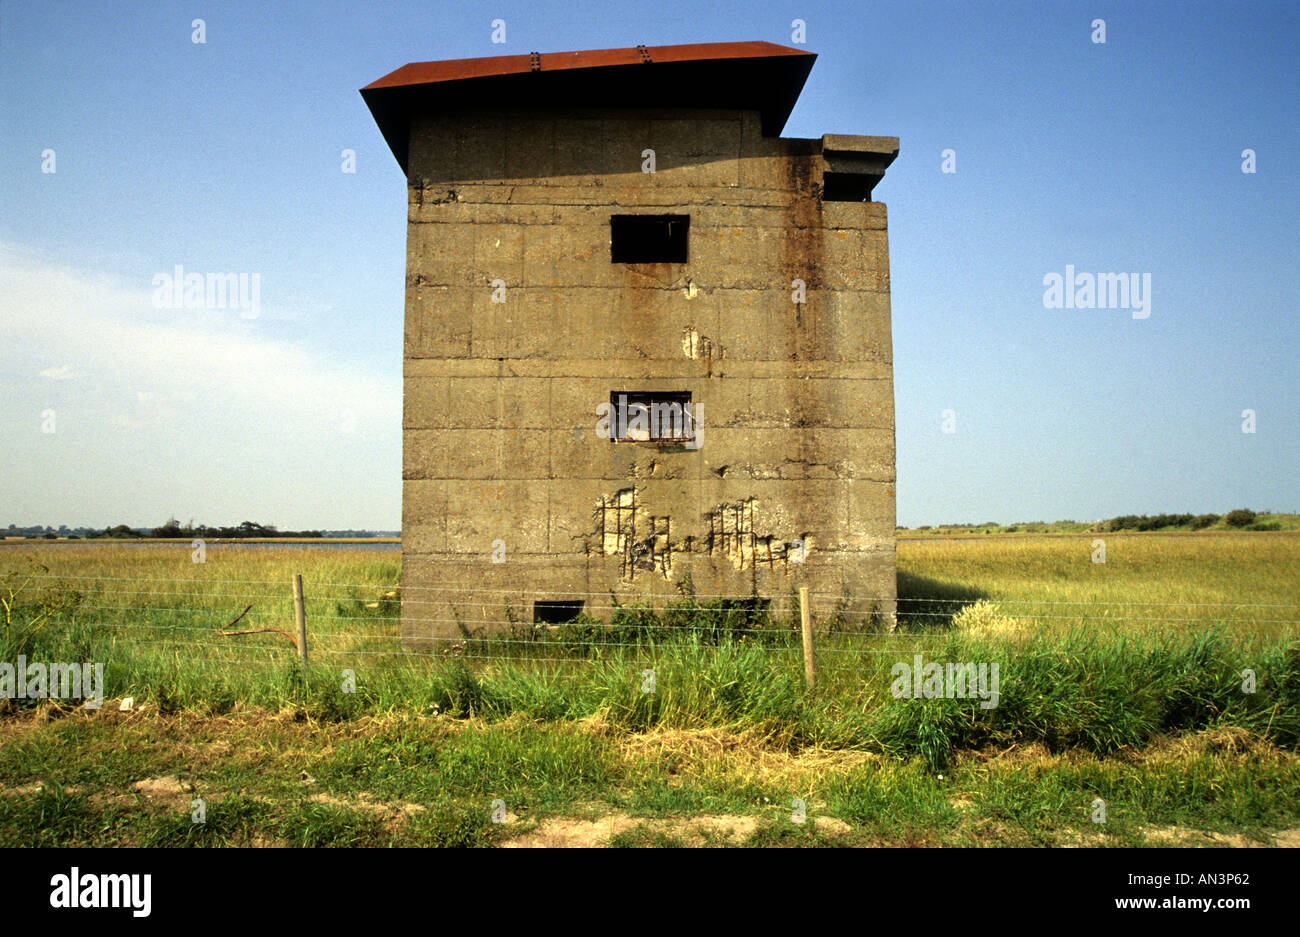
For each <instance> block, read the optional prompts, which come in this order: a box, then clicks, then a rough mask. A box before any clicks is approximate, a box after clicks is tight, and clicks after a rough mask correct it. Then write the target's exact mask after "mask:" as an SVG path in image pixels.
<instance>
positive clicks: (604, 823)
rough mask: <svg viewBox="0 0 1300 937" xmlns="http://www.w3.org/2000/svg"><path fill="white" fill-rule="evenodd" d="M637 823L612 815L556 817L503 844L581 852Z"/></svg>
mask: <svg viewBox="0 0 1300 937" xmlns="http://www.w3.org/2000/svg"><path fill="white" fill-rule="evenodd" d="M639 823H640V821H638V820H634V819H633V818H632V817H629V816H625V815H623V814H611V815H610V816H606V817H601V818H600V819H599V820H569V819H564V818H561V817H556V818H553V819H550V820H546V821H544V822H543V823H542V824H541V825H540V826H539V827H538V828H537V829H535V830H533V831H532V832H531V833H525V834H523V835H522V836H517V837H515V838H513V839H510V840H507V841H506V842H504V843H502V844H501V845H502V847H504V848H506V849H583V848H587V847H591V846H603V845H605V843H607V842H609V840H610V839H611V838H612V837H614V836H616V835H617V834H619V833H623V832H626V831H627V830H630V829H632V828H633V827H635V826H637V825H639Z"/></svg>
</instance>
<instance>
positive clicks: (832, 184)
mask: <svg viewBox="0 0 1300 937" xmlns="http://www.w3.org/2000/svg"><path fill="white" fill-rule="evenodd" d="M879 181H880V179H879V178H878V177H876V176H867V175H863V174H861V173H856V172H828V173H825V174H823V175H822V201H823V202H867V201H870V200H871V187H872V186H874V185H875V184H876V183H877V182H879Z"/></svg>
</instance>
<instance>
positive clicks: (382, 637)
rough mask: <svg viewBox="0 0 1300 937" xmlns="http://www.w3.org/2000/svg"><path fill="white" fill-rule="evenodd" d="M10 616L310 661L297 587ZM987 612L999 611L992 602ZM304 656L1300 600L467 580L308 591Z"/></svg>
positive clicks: (835, 633)
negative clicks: (779, 591)
mask: <svg viewBox="0 0 1300 937" xmlns="http://www.w3.org/2000/svg"><path fill="white" fill-rule="evenodd" d="M20 578H22V579H23V586H22V587H21V588H20V589H19V590H18V591H16V592H15V591H13V588H12V587H13V580H9V581H7V582H8V586H9V588H10V592H9V593H8V594H9V597H10V598H9V601H8V602H7V603H6V604H5V607H4V613H5V622H6V636H8V634H9V631H10V628H11V626H15V623H16V626H18V627H21V625H22V623H23V620H24V616H26V618H27V620H28V621H30V620H32V616H36V618H37V619H38V622H39V624H40V625H41V627H42V628H43V629H55V630H56V631H61V632H64V633H66V634H70V635H79V636H82V637H84V638H86V639H87V640H90V641H91V642H92V644H93V642H97V641H104V640H106V641H109V642H111V644H112V648H110V650H112V651H115V652H116V651H127V652H157V653H166V654H169V655H171V656H173V657H174V658H175V659H177V660H204V661H213V662H218V663H227V662H229V663H239V664H248V663H266V664H276V663H280V664H283V663H288V662H292V661H293V660H294V659H295V657H296V656H298V655H300V654H301V652H302V649H301V648H299V647H298V644H297V637H296V634H297V632H296V629H295V614H296V608H295V597H294V591H293V587H292V583H291V581H273V580H255V579H216V578H213V579H203V578H171V577H112V576H76V575H64V574H57V573H49V574H44V573H40V574H32V575H28V576H25V577H20ZM988 602H991V603H992V605H989V604H988ZM303 610H304V614H305V617H306V633H307V641H306V648H305V650H306V656H307V658H308V659H309V660H310V661H312V662H314V663H322V664H329V665H331V666H333V665H337V666H340V667H344V666H347V663H346V662H347V661H356V662H367V663H378V662H380V661H383V660H385V659H386V660H390V661H400V662H406V663H412V662H420V661H428V660H430V659H456V660H461V661H464V662H465V663H467V664H473V665H491V664H494V663H504V662H509V663H512V664H519V665H527V666H536V667H548V668H555V669H556V670H558V671H560V672H568V673H580V672H582V671H583V669H584V667H586V666H588V665H590V664H591V663H593V662H594V661H597V660H601V659H609V658H610V657H618V658H619V659H624V660H630V661H644V662H646V663H647V665H648V666H653V665H654V662H655V661H656V660H658V659H659V658H660V657H661V656H662V654H663V653H664V652H665V650H667V649H671V648H680V646H681V645H682V643H683V642H687V643H692V644H693V645H694V646H696V647H699V648H704V649H707V648H709V647H719V646H722V645H724V644H725V645H728V646H735V645H741V646H754V647H761V648H763V649H765V650H766V651H767V652H769V653H770V654H772V655H773V659H774V660H775V661H777V662H778V663H779V662H781V661H788V662H789V663H790V664H791V665H795V664H797V663H798V662H799V661H800V660H801V659H804V658H805V656H806V652H805V650H804V638H803V631H804V626H803V619H804V617H805V616H806V618H807V621H808V626H807V628H808V631H809V633H810V635H813V636H815V655H816V657H817V660H818V666H823V667H838V666H852V665H853V664H854V662H855V661H857V660H858V659H859V658H860V657H861V656H862V655H863V653H864V652H866V651H870V650H873V649H875V650H878V649H880V648H882V647H895V646H898V642H900V641H908V640H911V641H915V640H917V639H945V638H949V637H951V636H952V635H953V634H954V621H956V622H957V623H958V625H960V627H962V628H969V629H971V630H972V631H973V632H974V633H980V634H983V635H985V636H988V635H994V636H999V637H1004V638H1012V639H1014V638H1020V637H1026V636H1030V635H1033V634H1038V633H1043V632H1044V631H1046V630H1049V629H1052V628H1071V627H1085V628H1088V627H1097V626H1106V627H1119V628H1169V629H1176V630H1187V629H1191V628H1194V627H1196V626H1200V625H1211V624H1214V625H1221V626H1226V627H1229V628H1236V629H1243V630H1248V631H1251V632H1255V633H1260V632H1263V633H1268V634H1277V633H1281V634H1290V635H1295V634H1300V603H1269V602H1203V601H1176V600H1169V601H1107V600H1092V599H1083V600H1068V599H1042V600H1038V599H1016V598H997V597H993V598H992V599H990V600H987V601H984V597H982V596H980V595H978V594H976V593H975V592H973V591H969V592H954V593H953V594H949V595H929V596H916V595H903V596H898V597H895V596H854V595H845V594H843V593H834V592H826V591H813V590H808V591H807V592H806V594H804V595H802V596H800V595H796V594H791V595H785V596H770V597H757V596H737V595H700V594H695V593H693V592H691V591H689V590H687V589H682V588H679V589H677V590H675V591H663V592H646V591H635V592H631V591H628V592H622V593H620V592H619V591H617V590H614V591H601V592H581V591H578V592H563V593H557V592H548V591H539V590H528V589H521V588H515V589H498V588H485V587H480V586H476V585H473V584H467V583H465V582H445V583H428V584H421V585H418V586H417V585H411V586H406V587H401V586H399V585H398V584H396V583H382V582H363V583H357V582H339V581H329V580H320V581H316V580H310V579H308V580H305V582H304V603H303Z"/></svg>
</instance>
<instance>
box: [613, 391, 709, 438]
mask: <svg viewBox="0 0 1300 937" xmlns="http://www.w3.org/2000/svg"><path fill="white" fill-rule="evenodd" d="M695 416H696V415H695V410H694V408H693V407H692V406H691V392H690V391H688V390H683V391H676V390H673V391H614V392H613V393H611V394H610V395H609V438H610V439H612V440H614V441H615V442H677V443H688V442H691V441H693V440H694V439H695Z"/></svg>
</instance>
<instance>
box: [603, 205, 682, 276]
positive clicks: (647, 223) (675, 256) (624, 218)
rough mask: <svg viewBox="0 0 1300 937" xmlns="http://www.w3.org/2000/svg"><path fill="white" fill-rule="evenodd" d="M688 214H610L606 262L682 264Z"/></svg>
mask: <svg viewBox="0 0 1300 937" xmlns="http://www.w3.org/2000/svg"><path fill="white" fill-rule="evenodd" d="M690 227H691V216H690V215H611V216H610V218H609V259H610V261H611V262H612V263H616V264H684V263H686V259H687V256H688V253H689V251H688V246H687V245H688V242H687V238H688V234H689V232H690Z"/></svg>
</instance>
